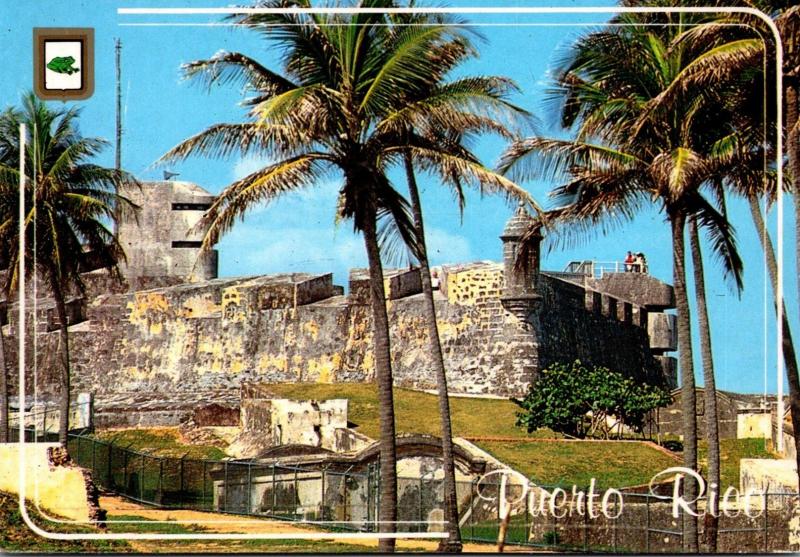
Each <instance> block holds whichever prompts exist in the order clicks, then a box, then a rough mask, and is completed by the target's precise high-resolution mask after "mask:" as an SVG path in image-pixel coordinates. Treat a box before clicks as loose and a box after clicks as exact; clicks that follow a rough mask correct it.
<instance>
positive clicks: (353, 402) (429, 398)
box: [270, 383, 560, 439]
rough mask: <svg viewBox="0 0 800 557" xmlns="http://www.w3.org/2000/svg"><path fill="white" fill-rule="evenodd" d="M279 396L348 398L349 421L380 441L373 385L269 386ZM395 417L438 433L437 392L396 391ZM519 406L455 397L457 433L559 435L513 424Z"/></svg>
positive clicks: (402, 426) (413, 428)
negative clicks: (528, 429) (531, 431)
mask: <svg viewBox="0 0 800 557" xmlns="http://www.w3.org/2000/svg"><path fill="white" fill-rule="evenodd" d="M270 390H271V391H272V392H274V393H275V394H276V395H279V396H282V397H286V398H297V399H309V398H316V399H328V398H347V399H349V400H350V405H349V411H348V419H349V420H350V421H351V422H353V423H355V424H357V426H358V427H357V428H356V429H357V430H358V431H359V432H361V433H363V434H364V435H368V436H369V437H372V438H374V439H377V438H378V436H379V435H380V432H379V430H378V396H377V392H376V390H375V385H373V384H362V383H339V384H335V385H329V384H321V383H282V384H277V385H270ZM394 401H395V402H394V404H395V419H396V420H397V431H398V433H427V434H430V435H439V434H440V429H439V408H438V406H437V404H438V398H437V396H436V395H432V394H428V393H421V392H418V391H411V390H408V389H397V388H395V390H394ZM518 410H519V407H518V406H517V405H516V404H514V403H513V402H511V401H510V400H501V399H485V398H484V399H481V398H462V397H450V414H451V416H452V420H453V435H455V436H459V437H464V436H467V437H519V438H526V437H550V438H552V437H560V436H559V435H556V434H554V433H553V432H552V431H549V430H541V431H537V432H534V433H533V434H530V435H529V434H528V432H527V431H525V429H523V428H520V427H517V426H516V425H514V424H515V423H516V421H517V411H518Z"/></svg>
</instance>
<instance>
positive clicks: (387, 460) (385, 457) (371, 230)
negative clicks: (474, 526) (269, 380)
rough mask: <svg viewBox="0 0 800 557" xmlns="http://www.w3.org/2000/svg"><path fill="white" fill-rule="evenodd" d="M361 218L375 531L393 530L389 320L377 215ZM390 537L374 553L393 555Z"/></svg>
mask: <svg viewBox="0 0 800 557" xmlns="http://www.w3.org/2000/svg"><path fill="white" fill-rule="evenodd" d="M367 213H368V214H366V215H365V218H364V226H363V232H364V245H365V246H366V249H367V259H368V261H369V283H370V293H371V296H370V300H371V305H372V319H373V326H372V328H373V351H374V353H375V382H376V383H377V386H378V404H379V405H380V409H379V414H380V431H381V440H380V446H381V456H380V509H379V511H378V520H379V522H380V524H379V531H380V532H381V533H389V532H394V531H395V526H396V521H397V453H396V447H395V425H394V395H393V392H392V391H393V384H392V382H393V379H392V360H391V350H390V347H389V317H388V315H387V314H386V292H385V291H384V288H383V266H382V265H381V254H380V248H379V247H378V234H377V212H376V210H375V206H374V204H373V203H371V204H370V207H369V208H368V210H367ZM394 548H395V539H394V538H381V540H380V542H379V543H378V551H380V552H384V553H385V552H393V551H394Z"/></svg>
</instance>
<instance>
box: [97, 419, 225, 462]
mask: <svg viewBox="0 0 800 557" xmlns="http://www.w3.org/2000/svg"><path fill="white" fill-rule="evenodd" d="M95 437H97V438H99V439H102V440H104V441H113V443H114V445H116V446H119V447H129V448H130V449H131V450H134V451H141V452H144V453H148V454H153V455H158V456H170V457H176V458H181V457H182V456H183V455H187V458H196V459H206V460H220V459H222V458H225V457H226V456H227V455H226V454H225V451H223V450H222V449H221V448H219V447H215V446H212V445H186V444H184V443H183V442H182V441H181V440H180V437H179V436H178V431H177V429H176V428H174V427H159V428H147V429H124V430H120V431H114V430H112V431H98V432H97V433H96V434H95Z"/></svg>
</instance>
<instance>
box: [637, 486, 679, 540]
mask: <svg viewBox="0 0 800 557" xmlns="http://www.w3.org/2000/svg"><path fill="white" fill-rule="evenodd" d="M646 497H647V499H646V501H647V503H646V504H645V516H646V519H647V522H646V523H645V524H646V528H647V530H646V531H645V535H644V552H645V553H650V495H649V494H648V495H647V496H646ZM682 518H683V517H681V519H682Z"/></svg>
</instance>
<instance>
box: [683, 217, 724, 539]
mask: <svg viewBox="0 0 800 557" xmlns="http://www.w3.org/2000/svg"><path fill="white" fill-rule="evenodd" d="M689 242H690V244H691V250H692V268H693V270H694V288H695V300H696V303H697V321H698V324H699V326H700V331H699V332H700V353H701V356H702V360H703V386H704V391H705V396H704V397H703V399H704V402H705V414H706V441H707V442H708V477H707V482H706V483H707V484H708V486H709V490H708V492H707V493H708V497H707V499H706V514H705V516H704V528H703V538H704V541H705V546H706V547H705V551H706V552H707V553H716V552H717V531H718V529H719V517H718V516H717V510H718V509H719V486H720V478H719V415H718V414H717V384H716V380H715V379H714V358H713V355H712V353H711V326H710V324H709V320H708V307H707V305H706V285H705V277H704V276H703V254H702V253H701V251H700V237H699V234H698V232H697V219H695V218H694V217H692V218H691V220H690V222H689ZM712 510H713V512H711V511H712Z"/></svg>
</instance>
